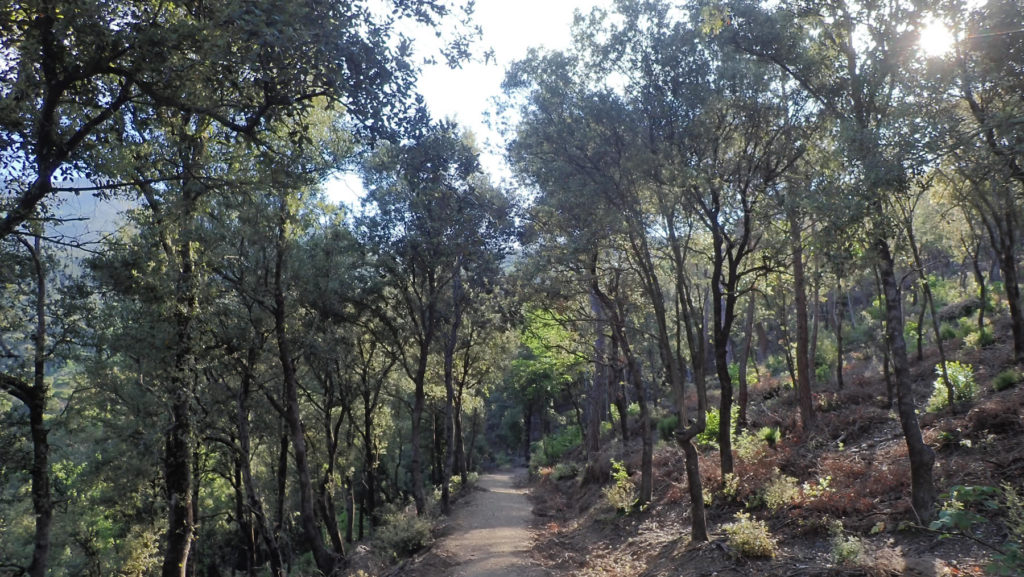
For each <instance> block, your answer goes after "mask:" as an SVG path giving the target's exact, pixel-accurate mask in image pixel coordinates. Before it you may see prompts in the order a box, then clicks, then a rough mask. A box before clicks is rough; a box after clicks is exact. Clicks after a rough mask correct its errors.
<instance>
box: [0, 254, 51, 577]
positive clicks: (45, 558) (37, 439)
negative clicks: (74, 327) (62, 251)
mask: <svg viewBox="0 0 1024 577" xmlns="http://www.w3.org/2000/svg"><path fill="white" fill-rule="evenodd" d="M21 242H22V244H23V245H24V246H25V248H26V249H27V250H28V252H29V255H30V256H31V257H32V265H33V272H34V273H35V277H36V278H35V284H36V299H35V300H36V302H35V305H36V306H35V317H36V318H35V321H36V327H35V335H33V337H32V340H33V349H34V353H33V360H32V385H31V386H29V385H28V383H25V382H23V381H21V380H16V379H13V378H9V379H10V392H11V393H12V394H13V395H14V396H15V397H17V398H18V399H19V400H21V402H22V403H24V404H25V408H27V409H28V416H29V429H30V433H29V434H30V436H31V438H32V466H31V471H30V476H31V479H32V487H31V493H32V513H33V514H34V517H35V534H34V536H33V542H32V563H31V564H30V565H29V566H28V571H27V572H28V574H29V576H30V577H45V576H46V574H47V570H48V568H49V562H50V531H51V528H52V525H53V495H52V492H51V489H50V442H49V434H50V431H49V429H47V427H46V403H47V400H48V399H49V398H50V388H49V385H47V383H46V359H47V356H48V355H47V353H46V347H47V344H46V341H47V339H46V331H47V327H46V325H47V323H46V303H47V290H46V288H47V283H46V268H45V266H44V265H43V253H42V238H40V237H39V236H35V237H34V242H33V243H31V244H30V243H29V242H28V241H27V240H25V239H21ZM0 388H4V387H3V386H2V385H0Z"/></svg>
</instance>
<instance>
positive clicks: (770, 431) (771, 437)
mask: <svg viewBox="0 0 1024 577" xmlns="http://www.w3.org/2000/svg"><path fill="white" fill-rule="evenodd" d="M757 438H759V439H761V440H762V441H764V442H765V443H768V446H769V447H774V446H775V445H776V444H777V443H778V442H779V441H781V440H782V432H781V431H779V428H778V427H761V430H759V431H758V432H757Z"/></svg>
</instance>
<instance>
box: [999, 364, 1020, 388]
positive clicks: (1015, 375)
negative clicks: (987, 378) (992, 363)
mask: <svg viewBox="0 0 1024 577" xmlns="http://www.w3.org/2000/svg"><path fill="white" fill-rule="evenodd" d="M1020 381H1021V374H1020V371H1018V370H1017V369H1006V370H1005V371H1003V372H1001V373H999V374H998V375H996V378H994V379H992V388H993V389H994V390H996V391H1005V390H1006V389H1009V388H1010V387H1012V386H1014V385H1016V384H1017V383H1019V382H1020Z"/></svg>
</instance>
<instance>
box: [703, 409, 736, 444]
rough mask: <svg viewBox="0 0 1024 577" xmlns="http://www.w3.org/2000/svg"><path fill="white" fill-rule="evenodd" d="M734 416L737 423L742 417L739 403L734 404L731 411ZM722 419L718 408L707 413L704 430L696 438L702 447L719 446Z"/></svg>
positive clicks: (733, 420) (733, 422)
mask: <svg viewBox="0 0 1024 577" xmlns="http://www.w3.org/2000/svg"><path fill="white" fill-rule="evenodd" d="M729 414H730V415H731V416H732V424H733V425H735V424H736V421H737V420H738V419H739V418H740V407H739V405H737V404H735V403H734V404H733V405H732V409H731V410H730V411H729ZM721 421H722V420H721V419H720V418H719V414H718V409H710V410H709V411H708V412H707V413H706V414H705V423H706V425H705V427H704V431H703V432H701V433H699V434H698V435H697V437H696V438H695V440H696V441H697V445H699V446H702V447H714V448H716V449H717V448H718V430H719V428H721V425H720V423H721Z"/></svg>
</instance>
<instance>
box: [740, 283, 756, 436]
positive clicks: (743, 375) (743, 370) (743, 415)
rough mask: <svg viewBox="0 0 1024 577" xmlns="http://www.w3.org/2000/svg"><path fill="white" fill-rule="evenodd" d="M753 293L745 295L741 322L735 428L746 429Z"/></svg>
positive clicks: (752, 323) (753, 305) (752, 331)
mask: <svg viewBox="0 0 1024 577" xmlns="http://www.w3.org/2000/svg"><path fill="white" fill-rule="evenodd" d="M754 294H755V293H753V292H752V293H750V296H749V297H747V320H746V321H745V322H744V323H743V352H742V353H741V354H740V359H739V361H740V371H739V372H740V374H739V389H740V390H739V397H738V399H737V400H738V401H739V405H740V413H739V416H738V417H737V419H736V421H737V422H736V429H737V430H740V429H746V428H747V426H748V424H749V423H748V421H747V403H748V402H749V401H750V392H749V391H748V390H747V362H748V361H749V360H750V352H751V351H750V350H751V344H752V341H753V338H752V337H753V333H754V310H755V308H756V304H757V302H756V297H755V296H754Z"/></svg>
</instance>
